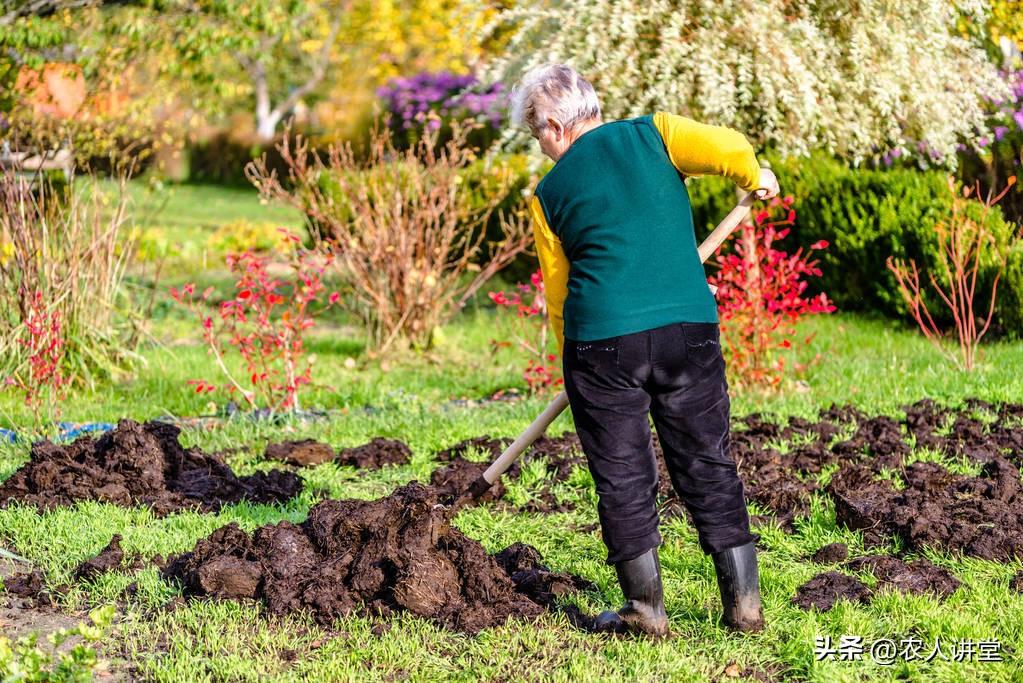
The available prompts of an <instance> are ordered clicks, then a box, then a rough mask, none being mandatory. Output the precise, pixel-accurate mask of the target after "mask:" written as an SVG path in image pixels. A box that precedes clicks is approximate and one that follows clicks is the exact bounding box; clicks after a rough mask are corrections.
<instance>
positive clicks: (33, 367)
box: [5, 290, 69, 423]
mask: <svg viewBox="0 0 1023 683" xmlns="http://www.w3.org/2000/svg"><path fill="white" fill-rule="evenodd" d="M25 300H27V302H28V309H29V310H28V311H27V313H28V314H27V315H26V316H25V323H24V334H22V335H21V336H19V337H18V343H19V344H20V345H21V346H22V347H24V348H25V350H26V352H27V365H28V368H27V370H28V375H27V377H24V376H22V375H21V374H19V373H15V374H13V375H11V376H10V377H8V378H7V379H6V380H5V383H6V384H8V385H10V386H13V387H15V388H16V389H19V390H20V391H21V392H22V393H24V395H25V405H27V406H29V407H31V408H32V412H33V413H34V415H35V419H36V422H37V423H38V422H39V417H40V415H39V410H40V408H41V407H42V403H43V398H44V395H45V396H47V397H48V398H49V404H50V413H51V415H50V416H51V418H52V417H53V414H54V411H55V409H56V406H58V405H59V402H60V400H61V399H62V398H63V397H64V395H65V394H66V390H67V384H68V383H69V378H68V377H67V376H66V375H65V374H64V372H63V370H62V368H61V364H62V362H63V358H64V346H65V338H64V337H65V335H64V326H63V324H62V322H61V315H60V311H59V310H57V309H56V308H52V307H49V306H47V304H46V302H45V301H44V299H43V293H42V292H40V291H39V290H36V291H34V292H32V294H31V295H30V296H28V297H26V298H25Z"/></svg>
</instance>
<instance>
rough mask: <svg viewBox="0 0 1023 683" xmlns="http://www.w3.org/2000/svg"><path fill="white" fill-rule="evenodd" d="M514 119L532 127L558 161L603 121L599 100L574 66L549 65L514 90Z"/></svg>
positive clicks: (543, 147)
mask: <svg viewBox="0 0 1023 683" xmlns="http://www.w3.org/2000/svg"><path fill="white" fill-rule="evenodd" d="M511 118H512V121H513V122H515V123H516V124H518V125H520V126H526V127H527V128H529V132H530V134H532V136H533V137H534V138H536V139H537V141H538V142H539V143H540V150H541V151H542V152H543V153H544V154H546V155H547V156H548V157H550V158H551V159H553V160H554V161H557V160H558V159H560V158H561V155H562V154H564V153H565V150H567V149H568V148H569V147H570V146H571V145H572V143H573V142H575V140H576V138H578V137H579V136H580V135H582V134H583V133H585V132H586V131H587V130H589V129H591V128H593V127H594V126H597V125H599V124H600V102H598V101H597V93H596V92H594V90H593V86H592V85H590V84H589V82H588V81H587V80H586V79H585V78H583V77H582V76H580V75H579V74H578V73H576V71H575V69H573V68H572V67H570V66H566V65H564V64H546V65H544V66H538V67H536V68H534V69H531V70H530V71H528V72H527V73H526V74H524V75H523V76H522V78H521V80H519V82H518V84H517V85H516V86H515V88H514V89H513V90H512V93H511Z"/></svg>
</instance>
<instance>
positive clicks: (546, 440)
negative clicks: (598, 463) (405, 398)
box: [430, 433, 586, 513]
mask: <svg viewBox="0 0 1023 683" xmlns="http://www.w3.org/2000/svg"><path fill="white" fill-rule="evenodd" d="M511 443H512V439H507V438H502V439H495V438H492V437H490V436H489V435H484V436H478V437H475V438H472V439H465V440H464V441H460V442H458V443H457V444H455V445H453V446H450V447H449V448H445V449H444V450H442V451H439V452H438V453H437V454H436V458H437V460H439V461H441V462H446V463H447V465H446V466H444V467H441V468H439V469H437V470H435V471H434V473H433V476H432V477H431V478H430V483H431V484H432V485H433V486H435V487H437V489H438V492H439V493H440V495H441V496H442V499H443V500H444V501H445V502H446V503H448V502H450V501H453V500H454V498H456V497H457V496H458V495H459V494H461V493H464V492H465V491H466V490H467V489H468V487H469V486H470V485H471V484H472V483H473V482H474V481H476V480H477V479H478V478H479V477H480V475H482V474H483V472H484V471H486V469H487V468H488V467H489V466H490V463H491V462H492V461H493V460H495V459H496V458H497V457H498V456H499V455H501V453H503V452H504V449H505V448H507V447H508V446H509V445H510V444H511ZM470 450H476V451H482V452H483V453H484V454H489V455H488V459H487V460H486V461H484V462H474V461H470V460H467V459H466V457H465V456H466V454H467V453H469V451H470ZM536 460H540V461H542V462H543V463H544V465H545V467H546V469H547V474H548V479H547V481H546V483H545V484H544V485H543V486H542V487H541V488H540V489H539V490H537V491H535V492H534V495H533V499H532V500H530V501H529V502H528V503H526V504H525V505H523V506H520V507H517V508H515V509H516V511H521V512H537V513H552V512H568V511H570V510H572V508H573V506H572V505H571V504H569V503H559V502H558V500H557V497H556V496H555V495H554V493H553V491H552V490H551V486H552V485H553V484H555V483H558V482H563V481H565V480H566V479H568V478H569V476H570V475H571V474H572V470H573V469H575V468H576V467H585V466H586V458H585V457H584V456H583V454H582V446H581V444H580V443H579V437H578V436H577V435H576V434H574V433H568V434H564V435H562V436H556V437H548V436H541V437H540V438H538V439H537V440H536V441H534V442H533V443H532V445H530V447H529V448H528V449H527V450H526V452H525V453H523V454H522V456H521V457H520V458H519V459H518V460H516V461H515V462H514V463H512V466H511V467H510V468H508V471H507V472H505V473H504V475H502V477H501V480H498V482H497V483H496V484H495V485H494V486H493V487H492V488H491V489H490V490H489V491H488V492H487V493H486V494H485V495H484V496H483V497H482V498H481V499H480V502H493V501H498V500H500V499H501V498H502V497H503V496H504V494H505V493H506V492H507V489H505V487H504V486H503V484H502V483H501V481H502V480H506V479H516V478H518V477H519V476H520V475H521V474H522V468H523V467H524V466H526V465H528V464H529V463H531V462H533V461H536Z"/></svg>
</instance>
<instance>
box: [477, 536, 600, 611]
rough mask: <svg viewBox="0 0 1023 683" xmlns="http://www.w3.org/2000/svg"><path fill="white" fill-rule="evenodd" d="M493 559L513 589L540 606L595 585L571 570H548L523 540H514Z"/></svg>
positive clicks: (533, 549) (540, 558) (541, 558)
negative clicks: (506, 575)
mask: <svg viewBox="0 0 1023 683" xmlns="http://www.w3.org/2000/svg"><path fill="white" fill-rule="evenodd" d="M494 560H495V561H496V562H497V564H498V565H500V567H501V569H503V570H504V571H505V573H507V574H508V576H509V577H511V580H512V583H514V584H515V588H516V590H518V591H519V592H521V593H525V594H526V595H528V596H529V598H530V599H531V600H532V601H533V602H536V603H539V604H541V605H543V606H544V607H553V606H554V601H555V600H556V599H557V598H559V597H561V596H563V595H567V594H569V593H574V592H576V591H580V590H590V589H593V588H595V586H594V585H593V583H592V582H590V581H587V580H586V579H583V578H581V577H578V576H573V575H572V574H565V573H561V572H552V571H551V570H550V569H548V568H547V567H546V566H545V565H544V564H543V556H541V555H540V551H539V550H537V549H536V548H534V547H533V546H531V545H527V544H525V543H515V544H513V545H510V546H508V547H507V548H505V549H504V550H502V551H501V552H499V553H497V554H496V555H494Z"/></svg>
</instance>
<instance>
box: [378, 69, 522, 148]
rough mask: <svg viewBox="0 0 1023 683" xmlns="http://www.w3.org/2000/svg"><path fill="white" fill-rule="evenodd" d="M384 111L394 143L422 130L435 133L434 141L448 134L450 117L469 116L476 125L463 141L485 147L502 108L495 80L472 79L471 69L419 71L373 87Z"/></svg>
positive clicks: (414, 138) (404, 143) (502, 99)
mask: <svg viewBox="0 0 1023 683" xmlns="http://www.w3.org/2000/svg"><path fill="white" fill-rule="evenodd" d="M377 96H378V97H380V98H381V99H382V100H383V101H384V104H385V106H386V109H387V112H388V114H389V115H390V127H391V132H392V133H393V134H394V139H395V142H396V143H397V144H399V145H401V146H403V147H408V146H411V145H413V144H415V142H416V141H417V140H418V139H420V138H421V137H422V135H423V133H424V132H425V131H427V130H429V131H437V132H438V137H439V139H438V142H440V143H441V144H443V142H444V141H445V140H446V139H448V138H449V137H450V135H451V124H452V122H454V121H460V122H464V121H467V120H468V121H474V122H476V123H477V124H479V127H478V128H476V129H475V130H473V131H472V132H471V133H470V135H469V140H468V142H469V143H470V144H472V145H473V146H476V147H479V148H485V147H487V146H489V144H490V143H491V142H493V140H494V139H495V138H496V136H497V132H498V131H499V130H500V128H501V125H502V124H503V123H504V111H505V110H506V108H507V102H506V98H505V93H504V89H503V87H502V84H501V83H494V84H490V85H486V84H482V83H480V82H479V81H477V79H476V77H475V76H473V75H472V74H465V75H458V74H453V73H451V72H449V71H440V72H430V71H423V72H421V73H418V74H416V75H414V76H409V77H404V78H392V79H391V80H390V81H388V82H387V84H386V85H384V86H383V87H381V88H379V89H378V90H377Z"/></svg>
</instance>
